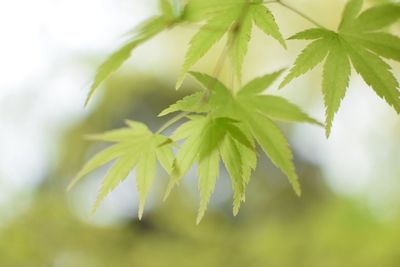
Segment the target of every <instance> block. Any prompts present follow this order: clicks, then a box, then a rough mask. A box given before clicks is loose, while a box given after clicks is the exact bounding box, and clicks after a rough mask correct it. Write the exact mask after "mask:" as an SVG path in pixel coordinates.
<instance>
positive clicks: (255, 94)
mask: <svg viewBox="0 0 400 267" xmlns="http://www.w3.org/2000/svg"><path fill="white" fill-rule="evenodd" d="M268 4H277V5H281V6H282V7H285V8H288V9H290V10H292V11H294V12H295V13H297V14H299V15H301V16H303V17H304V18H306V19H308V20H310V21H311V22H312V23H314V24H315V25H316V26H317V28H312V29H308V30H305V31H302V32H300V33H297V34H295V35H294V36H292V37H290V38H289V40H310V41H312V42H311V43H310V44H309V45H308V46H307V47H306V48H305V49H304V50H303V51H302V52H301V54H300V55H299V56H298V58H297V59H296V61H295V63H294V66H293V67H292V68H291V70H290V71H289V73H288V74H287V76H286V77H285V78H284V80H283V82H282V83H281V85H280V87H283V86H285V85H286V84H287V83H289V82H290V81H292V80H293V79H295V78H296V77H299V76H301V75H303V74H305V73H306V72H308V71H310V70H311V69H313V68H314V67H315V66H317V65H318V64H319V63H320V62H322V61H324V66H323V76H322V77H323V79H322V91H323V94H324V102H325V107H326V126H325V128H326V134H327V136H329V134H330V131H331V127H332V121H333V118H334V115H335V113H336V112H337V111H338V109H339V106H340V102H341V100H342V99H343V97H344V95H345V92H346V89H347V87H348V85H349V79H350V74H351V69H352V68H351V65H353V67H354V69H355V70H356V72H357V73H359V74H360V75H361V77H362V78H363V79H364V81H365V82H366V83H367V84H368V85H370V86H371V87H372V89H373V90H374V91H375V92H376V93H377V95H378V96H380V97H381V98H383V99H385V100H386V102H387V103H388V104H389V105H391V106H392V107H393V108H394V109H395V110H396V111H397V112H400V98H399V96H400V93H399V90H398V89H399V88H398V87H399V84H398V81H397V80H396V78H395V77H394V75H393V73H392V72H391V68H390V66H389V65H388V64H387V63H386V62H385V61H384V60H383V59H382V58H387V59H392V60H395V61H400V38H398V37H397V36H394V35H391V34H389V33H386V32H383V31H382V30H383V29H385V28H386V27H387V26H390V25H392V24H393V23H395V22H397V21H398V20H399V19H400V5H399V4H383V5H378V6H374V7H371V8H369V9H367V10H365V11H362V6H363V1H362V0H350V1H349V3H348V4H347V5H346V7H345V10H344V12H343V15H342V20H341V22H340V25H339V27H338V30H337V31H332V30H328V29H326V28H324V27H322V26H320V25H319V24H318V23H316V22H315V21H313V20H312V19H310V18H309V17H308V16H306V15H304V14H303V13H301V12H299V11H298V10H296V9H294V8H293V7H291V6H290V5H289V4H288V3H286V2H283V1H260V0H225V1H219V0H189V1H186V2H185V3H183V2H182V1H178V0H160V10H161V15H159V16H155V17H153V18H150V19H149V20H147V21H146V22H144V23H143V24H141V25H140V26H139V27H137V28H135V29H134V30H133V32H132V36H131V39H130V41H129V42H127V44H125V45H124V46H123V47H122V48H120V49H119V50H118V51H116V52H115V53H113V54H112V55H111V56H110V57H109V58H108V59H107V60H106V61H105V62H104V63H103V64H102V65H101V66H100V68H99V70H98V72H97V75H96V76H95V78H94V81H93V84H92V86H91V88H90V93H89V96H88V99H87V100H89V99H90V97H91V96H92V95H93V93H94V92H95V90H96V89H97V88H98V87H99V85H100V84H101V83H102V82H103V81H104V80H105V79H106V78H107V77H109V76H110V75H111V74H112V72H114V71H115V70H117V69H118V68H119V67H120V66H121V65H122V64H123V63H124V62H125V61H126V60H127V59H128V58H129V57H130V55H131V53H132V51H133V50H134V49H135V48H136V47H137V46H138V45H141V44H142V43H144V42H145V41H147V40H149V39H150V38H152V37H154V36H155V35H157V34H158V33H160V32H161V31H163V30H166V29H168V28H171V27H175V26H178V25H185V24H199V23H200V24H201V25H200V29H199V30H198V32H197V33H196V34H195V35H194V36H193V38H192V39H191V40H190V43H189V48H188V51H187V53H186V56H185V60H184V63H183V67H182V70H181V72H180V75H179V77H178V81H177V85H176V88H177V89H178V88H179V87H180V86H181V84H182V82H183V80H184V77H185V75H186V74H187V73H190V74H191V76H193V78H195V79H196V80H197V81H198V82H199V83H200V85H201V89H199V91H198V92H196V93H194V94H192V95H189V96H186V97H184V98H183V99H181V100H179V101H178V102H176V103H175V104H172V105H171V106H170V107H168V108H167V109H165V110H164V111H163V112H162V113H161V114H160V116H165V115H167V114H170V113H175V112H181V113H179V114H178V115H177V116H176V117H174V118H173V119H172V120H170V121H167V122H166V124H165V125H164V126H163V127H161V128H160V130H159V131H157V132H156V133H152V132H151V131H150V130H149V129H148V128H147V127H146V126H145V125H144V124H142V123H138V122H132V121H128V122H127V125H128V128H123V129H119V130H114V131H110V132H107V133H104V134H100V135H93V136H91V139H94V140H100V141H105V142H112V143H115V144H114V145H112V146H110V147H109V148H107V149H105V150H104V151H102V152H100V153H99V154H97V155H95V156H94V158H93V159H91V160H90V161H89V162H88V163H87V164H86V165H85V166H84V167H83V169H82V170H81V171H80V172H79V174H78V175H77V177H76V178H75V180H74V181H73V182H72V183H71V186H72V185H74V184H75V183H76V182H77V181H79V180H80V179H81V178H82V177H84V176H85V175H87V174H88V173H90V172H92V171H93V170H95V169H96V168H98V167H100V166H102V165H104V164H106V163H108V162H111V161H115V162H114V164H113V166H112V167H111V168H110V170H109V172H108V174H107V175H106V177H105V179H104V182H103V184H102V186H101V189H100V192H99V195H98V198H97V200H96V203H95V207H94V208H96V207H97V206H98V205H99V203H100V201H101V200H102V199H104V197H105V196H106V195H107V194H108V193H109V192H110V191H112V190H113V189H114V188H115V187H116V186H117V185H118V184H119V183H120V182H121V181H123V180H124V179H125V178H126V177H127V175H128V174H129V172H130V171H131V170H133V169H135V170H136V181H137V189H138V192H139V194H140V208H139V217H141V216H142V213H143V207H144V203H145V199H146V197H147V194H148V192H149V190H150V188H151V185H152V184H153V182H154V177H155V174H156V166H157V161H158V162H160V164H161V165H162V166H163V168H164V169H165V171H166V172H167V173H168V175H169V176H170V182H169V184H168V186H167V190H166V195H165V197H167V196H168V195H169V193H170V192H171V190H172V189H173V187H174V186H175V185H177V184H178V183H179V182H180V180H181V178H182V177H183V176H184V175H185V174H186V173H187V172H188V171H189V170H190V169H191V168H192V166H193V165H195V164H197V165H198V178H199V191H200V208H199V213H198V218H197V221H198V222H199V221H200V220H201V218H202V217H203V215H204V212H205V211H206V208H207V204H208V202H209V199H210V197H211V195H212V193H213V191H214V187H215V184H216V180H217V178H218V176H219V171H220V165H221V162H222V163H223V165H224V166H225V169H226V171H227V173H228V174H229V176H230V179H231V182H232V188H233V195H234V197H233V199H234V200H233V212H234V214H237V213H238V211H239V208H240V204H241V202H243V201H244V200H245V191H246V186H247V184H248V182H249V180H250V177H251V175H252V172H253V171H254V169H255V168H256V166H257V153H256V147H257V146H259V147H261V149H262V150H263V152H265V154H266V155H267V156H268V157H269V158H270V159H271V161H272V162H273V163H274V164H275V166H276V167H277V168H279V169H280V170H281V171H282V172H283V173H284V174H285V175H286V176H287V177H288V179H289V182H290V183H291V185H292V187H293V189H294V191H295V192H296V193H297V194H298V195H300V193H301V190H300V185H299V182H298V177H297V175H296V171H295V167H294V164H293V161H292V152H291V150H290V147H289V145H288V142H287V140H286V138H285V137H284V135H283V134H282V133H281V131H280V130H279V128H278V127H277V126H276V124H275V123H274V121H275V120H278V121H279V120H282V121H289V122H306V123H312V124H315V125H319V126H324V125H323V124H321V123H320V122H318V121H317V120H315V119H313V118H311V117H310V116H308V115H307V114H305V113H304V112H303V111H301V109H300V108H299V107H297V106H296V105H294V104H292V103H290V102H289V101H287V100H286V99H284V98H282V97H279V96H275V95H268V94H264V91H265V90H266V89H267V88H269V87H270V86H271V85H272V84H273V82H274V81H275V80H276V79H277V78H278V77H279V76H280V75H281V74H282V73H283V72H284V70H280V71H277V72H275V73H272V74H267V75H264V76H261V77H257V78H255V79H253V80H252V81H250V82H248V83H247V84H246V85H244V86H238V87H239V88H235V87H234V85H233V84H232V85H231V86H227V85H225V84H223V83H222V82H221V81H220V80H219V78H218V77H213V76H210V75H207V74H205V73H199V72H193V71H191V69H192V67H193V66H194V65H195V64H196V63H197V62H198V61H199V60H200V59H201V58H202V57H203V56H204V55H205V54H206V53H207V52H208V51H209V50H210V49H211V48H212V47H213V45H214V44H216V43H217V42H218V41H220V40H221V39H223V37H224V36H226V46H225V48H224V51H223V52H222V55H221V60H222V62H224V60H225V56H226V57H228V58H229V62H230V63H231V64H230V65H231V68H232V73H233V75H234V78H235V80H236V81H238V84H239V85H240V84H241V76H242V74H241V73H242V66H243V62H244V58H245V56H246V54H247V50H248V44H249V42H250V40H251V33H252V28H253V24H254V25H255V26H257V27H258V28H259V29H260V30H261V31H262V32H264V33H265V34H266V35H269V36H270V37H272V38H274V39H275V40H276V41H278V42H279V43H280V44H281V45H282V47H283V48H286V47H287V46H286V42H285V39H284V38H283V35H282V33H281V32H280V30H279V27H278V25H277V23H276V21H275V18H274V16H273V15H272V13H271V12H270V10H269V9H268V7H267V5H268ZM217 65H218V64H217ZM181 119H186V121H185V122H184V123H183V124H181V125H180V126H179V127H178V128H177V129H176V130H175V131H174V132H173V134H172V135H171V136H164V135H163V132H164V130H165V129H167V128H168V127H170V126H173V125H174V124H175V123H177V122H178V121H180V120H181ZM178 144H180V145H178ZM174 147H178V150H177V153H173V148H174Z"/></svg>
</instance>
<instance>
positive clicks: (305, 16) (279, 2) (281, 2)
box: [263, 0, 326, 29]
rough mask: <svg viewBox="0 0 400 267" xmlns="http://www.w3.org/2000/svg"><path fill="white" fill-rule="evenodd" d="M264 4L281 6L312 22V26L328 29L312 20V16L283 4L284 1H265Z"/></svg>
mask: <svg viewBox="0 0 400 267" xmlns="http://www.w3.org/2000/svg"><path fill="white" fill-rule="evenodd" d="M263 3H264V4H273V3H276V4H279V5H281V6H283V7H285V8H287V9H289V10H290V11H292V12H293V13H296V14H297V15H299V16H300V17H302V18H304V19H306V20H308V21H309V22H311V23H312V24H314V25H315V26H317V27H319V28H323V29H326V27H324V26H322V25H321V24H320V23H318V22H317V21H315V20H314V19H313V18H311V17H310V16H308V15H307V14H305V13H303V12H302V11H300V10H298V9H297V8H295V7H293V6H291V5H289V4H287V3H285V2H283V1H282V0H272V1H264V2H263Z"/></svg>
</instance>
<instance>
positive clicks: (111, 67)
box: [85, 17, 168, 105]
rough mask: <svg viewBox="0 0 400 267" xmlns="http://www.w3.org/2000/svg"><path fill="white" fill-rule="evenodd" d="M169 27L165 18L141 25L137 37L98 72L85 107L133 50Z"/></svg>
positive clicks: (111, 57) (109, 59)
mask: <svg viewBox="0 0 400 267" xmlns="http://www.w3.org/2000/svg"><path fill="white" fill-rule="evenodd" d="M167 26H168V24H167V22H166V21H165V18H164V17H155V18H152V19H150V20H148V21H147V22H146V23H144V24H143V25H141V27H140V28H139V29H138V32H137V34H136V36H135V37H133V38H132V39H131V41H129V42H128V43H127V44H125V45H124V46H122V47H121V48H120V49H118V50H117V51H115V52H114V53H113V54H111V55H110V56H109V57H108V59H106V60H105V61H104V62H103V63H102V64H101V65H100V67H99V69H98V70H97V73H96V75H95V77H94V80H93V82H92V84H91V86H90V91H89V94H88V97H87V99H86V102H85V105H86V104H87V103H88V102H89V100H90V99H91V97H92V96H93V94H94V92H95V91H96V89H97V88H98V87H99V85H100V84H101V83H102V82H103V81H104V80H106V79H107V78H108V77H109V76H110V75H111V74H112V73H113V72H115V71H116V70H117V69H119V68H120V67H121V66H122V64H123V63H124V62H125V61H126V60H127V59H128V58H129V57H130V55H131V53H132V50H133V49H135V48H136V47H137V46H139V45H141V44H142V43H144V42H145V41H147V40H148V39H150V38H152V37H153V36H155V35H156V34H158V33H159V32H161V31H162V30H164V29H165V28H166V27H167Z"/></svg>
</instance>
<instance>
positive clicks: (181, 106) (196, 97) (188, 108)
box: [158, 92, 208, 117]
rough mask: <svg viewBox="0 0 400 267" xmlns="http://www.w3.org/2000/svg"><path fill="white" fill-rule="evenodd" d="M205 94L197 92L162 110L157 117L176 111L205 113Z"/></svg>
mask: <svg viewBox="0 0 400 267" xmlns="http://www.w3.org/2000/svg"><path fill="white" fill-rule="evenodd" d="M205 97H206V94H205V93H204V92H197V93H194V94H192V95H189V96H186V97H184V98H182V99H181V100H179V101H178V102H176V103H175V104H172V105H171V106H169V107H168V108H166V109H164V110H163V111H162V112H161V113H160V114H159V115H158V116H160V117H162V116H165V115H168V114H170V113H173V112H176V111H185V112H205V111H207V110H208V106H207V103H206V101H205Z"/></svg>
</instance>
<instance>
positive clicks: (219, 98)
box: [192, 73, 318, 203]
mask: <svg viewBox="0 0 400 267" xmlns="http://www.w3.org/2000/svg"><path fill="white" fill-rule="evenodd" d="M192 75H193V76H194V77H195V78H196V79H197V80H199V82H200V83H201V84H202V85H203V86H205V87H207V85H208V84H210V80H212V79H215V78H213V77H210V76H208V75H206V74H201V73H192ZM264 77H268V79H266V80H267V81H268V82H267V83H262V82H260V78H256V79H255V80H253V81H251V82H249V83H248V84H247V85H246V86H245V88H246V90H245V91H244V92H245V93H242V94H240V92H239V94H237V95H232V93H231V92H232V91H231V90H229V89H227V87H226V86H225V85H223V84H222V83H221V82H218V83H217V84H220V86H218V88H219V89H218V90H214V88H215V87H208V89H209V90H211V91H212V92H213V93H212V94H211V96H210V100H209V103H210V108H211V111H210V114H214V116H224V117H230V118H233V119H235V120H238V121H239V122H241V123H242V124H243V126H242V127H241V128H242V129H243V128H244V129H248V131H249V133H250V136H251V139H250V140H253V139H256V140H257V142H258V143H259V145H260V146H261V147H262V148H263V150H264V152H265V153H266V154H267V155H268V156H269V157H270V158H271V160H272V162H273V163H274V164H275V165H276V166H277V167H278V168H279V169H281V170H282V172H283V173H285V174H286V175H287V176H288V178H289V181H290V183H291V184H292V186H293V188H294V190H295V192H296V193H297V194H300V186H299V183H298V182H297V175H296V173H295V171H294V165H293V163H292V153H291V151H290V149H289V146H288V143H287V141H286V140H285V138H284V136H283V135H282V133H281V132H280V131H279V129H278V128H277V126H275V125H274V124H273V122H272V121H271V120H270V119H269V116H271V117H281V118H290V119H291V120H296V121H307V122H312V123H318V122H317V121H316V120H314V119H312V118H310V117H308V116H307V115H306V114H305V113H303V112H302V111H301V110H300V109H299V108H297V107H296V106H295V105H293V104H290V103H289V102H288V101H285V100H284V99H281V98H279V97H275V98H274V97H272V98H271V99H268V97H270V96H262V95H258V93H260V92H261V89H260V84H267V85H269V84H271V83H272V82H273V81H274V80H275V79H276V78H277V77H278V75H277V74H276V73H275V74H272V75H268V76H264ZM253 86H254V88H253ZM222 89H223V90H222ZM264 89H265V88H264ZM246 92H247V93H246ZM266 98H267V102H268V101H269V100H272V99H274V100H276V99H277V103H275V101H270V103H269V104H270V107H268V105H263V102H265V99H266ZM272 102H274V103H272ZM267 104H268V103H267ZM231 172H232V173H235V172H234V171H232V170H231ZM236 172H237V171H236ZM233 179H234V178H233ZM236 195H237V196H236V197H235V199H236V200H235V203H238V202H239V201H238V195H239V194H238V193H237V194H236Z"/></svg>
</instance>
